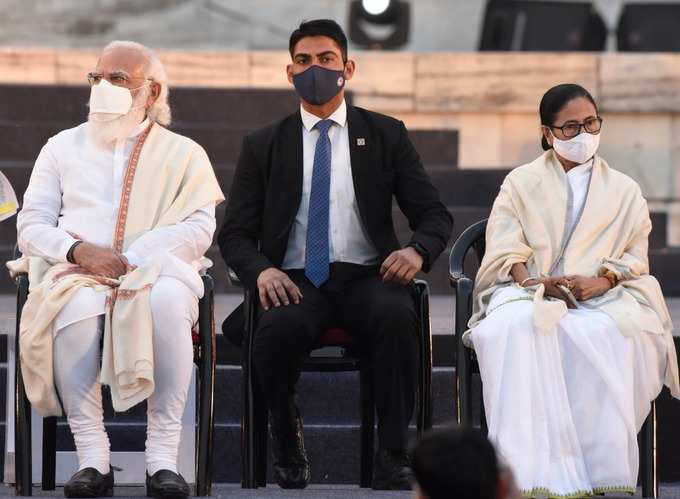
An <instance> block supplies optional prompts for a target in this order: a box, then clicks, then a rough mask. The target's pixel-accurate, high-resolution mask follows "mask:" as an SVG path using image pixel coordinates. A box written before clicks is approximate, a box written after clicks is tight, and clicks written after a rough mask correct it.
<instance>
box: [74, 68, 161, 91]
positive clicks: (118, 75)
mask: <svg viewBox="0 0 680 499" xmlns="http://www.w3.org/2000/svg"><path fill="white" fill-rule="evenodd" d="M102 79H104V75H103V74H101V73H97V72H94V71H92V72H91V73H88V74H87V81H88V83H89V84H90V86H93V85H99V82H101V81H102ZM106 79H107V80H108V81H109V83H111V84H112V85H116V86H118V87H129V86H130V85H131V81H132V79H131V78H130V77H129V76H128V75H127V74H125V73H122V72H115V73H111V74H110V75H109V77H108V78H106ZM134 79H135V80H138V79H139V78H134ZM144 80H145V81H146V80H148V81H153V79H152V78H144Z"/></svg>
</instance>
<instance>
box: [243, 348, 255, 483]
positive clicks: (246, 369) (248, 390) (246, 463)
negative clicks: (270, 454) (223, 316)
mask: <svg viewBox="0 0 680 499" xmlns="http://www.w3.org/2000/svg"><path fill="white" fill-rule="evenodd" d="M244 348H245V349H247V348H248V347H247V345H244ZM248 357H249V353H248V352H247V351H246V352H244V355H243V364H242V376H243V380H242V394H243V407H242V415H241V419H242V421H241V432H242V433H241V464H242V470H241V487H243V488H244V489H255V488H257V480H256V477H255V469H256V463H255V453H256V447H257V446H256V444H255V428H254V426H255V407H254V401H253V393H252V380H251V376H252V373H251V370H250V359H249V358H248Z"/></svg>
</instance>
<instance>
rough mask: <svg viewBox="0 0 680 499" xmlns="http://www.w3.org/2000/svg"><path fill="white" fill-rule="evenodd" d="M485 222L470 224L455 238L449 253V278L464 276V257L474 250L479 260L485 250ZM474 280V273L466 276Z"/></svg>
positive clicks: (479, 260) (485, 220)
mask: <svg viewBox="0 0 680 499" xmlns="http://www.w3.org/2000/svg"><path fill="white" fill-rule="evenodd" d="M486 222H487V219H484V220H480V221H479V222H475V223H474V224H472V225H470V226H469V227H468V228H467V229H465V230H464V231H463V233H462V234H461V235H460V236H459V237H458V239H456V242H455V243H454V244H453V248H452V249H451V254H450V255H449V276H450V278H451V279H455V280H457V279H460V278H461V277H463V276H465V257H466V256H467V254H468V253H469V252H470V250H474V252H475V256H476V257H477V261H478V262H481V261H482V258H483V257H484V252H485V251H486ZM467 277H469V278H470V279H473V280H474V277H475V276H474V275H472V276H467Z"/></svg>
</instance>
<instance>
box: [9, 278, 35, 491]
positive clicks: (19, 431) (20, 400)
mask: <svg viewBox="0 0 680 499" xmlns="http://www.w3.org/2000/svg"><path fill="white" fill-rule="evenodd" d="M19 279H20V280H19V282H18V284H19V285H18V288H17V314H16V317H17V319H16V336H15V352H16V363H15V372H14V375H15V378H14V379H15V380H16V384H15V392H14V452H15V461H14V466H15V470H14V473H15V480H16V493H17V495H19V496H30V495H32V494H33V468H32V466H33V464H32V462H33V460H32V456H31V404H30V402H29V401H28V398H26V389H25V387H24V380H23V377H22V376H21V350H20V345H19V322H20V318H21V312H22V311H23V306H24V303H25V302H26V298H27V296H28V279H27V278H26V277H20V278H19Z"/></svg>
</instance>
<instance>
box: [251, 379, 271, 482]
mask: <svg viewBox="0 0 680 499" xmlns="http://www.w3.org/2000/svg"><path fill="white" fill-rule="evenodd" d="M254 381H255V386H254V387H253V390H254V391H253V397H254V399H255V400H254V402H255V403H254V410H255V424H254V429H255V445H256V448H255V449H256V450H255V466H256V468H255V481H256V485H257V487H266V486H267V457H268V456H267V443H268V438H269V434H268V429H269V421H268V418H267V406H266V404H265V403H264V396H263V395H262V393H261V392H260V391H259V388H258V386H257V382H256V380H254Z"/></svg>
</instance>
